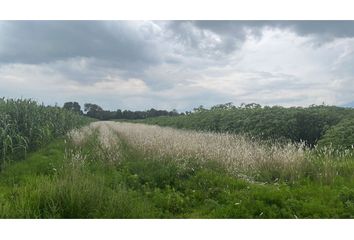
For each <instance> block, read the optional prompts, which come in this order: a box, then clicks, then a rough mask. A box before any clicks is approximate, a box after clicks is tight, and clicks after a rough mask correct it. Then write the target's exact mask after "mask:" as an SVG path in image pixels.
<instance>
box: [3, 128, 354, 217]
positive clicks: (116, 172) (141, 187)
mask: <svg viewBox="0 0 354 240" xmlns="http://www.w3.org/2000/svg"><path fill="white" fill-rule="evenodd" d="M353 170H354V157H353V153H352V151H350V150H348V151H341V152H339V151H335V150H332V149H330V148H321V149H308V148H307V147H305V146H303V145H302V144H286V145H281V144H276V143H268V142H262V141H259V140H254V139H250V138H247V137H245V136H242V135H234V134H226V133H210V132H195V131H187V130H177V129H172V128H166V127H158V126H151V125H145V124H133V123H117V122H94V123H91V124H90V125H88V126H85V127H83V128H81V129H79V130H72V131H71V132H70V133H69V134H68V135H67V136H65V137H61V138H57V139H56V140H54V141H52V142H51V144H49V145H46V146H45V147H43V148H42V149H40V150H38V151H36V152H32V153H30V154H29V155H28V157H27V159H26V160H24V161H17V162H13V163H11V164H8V165H6V167H5V168H4V169H3V171H2V172H1V173H0V217H2V218H353V217H354V190H353V189H354V178H353V175H354V174H353V173H354V171H353Z"/></svg>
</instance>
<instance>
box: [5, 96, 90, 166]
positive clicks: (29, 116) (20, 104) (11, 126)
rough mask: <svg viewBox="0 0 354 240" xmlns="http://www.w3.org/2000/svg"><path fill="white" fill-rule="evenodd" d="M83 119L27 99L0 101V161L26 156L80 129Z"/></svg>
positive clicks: (60, 109) (85, 120) (57, 108)
mask: <svg viewBox="0 0 354 240" xmlns="http://www.w3.org/2000/svg"><path fill="white" fill-rule="evenodd" d="M85 122H87V119H85V118H83V117H82V116H80V115H78V114H75V113H73V112H70V111H67V110H64V109H62V108H60V107H51V106H44V105H43V104H42V105H40V104H38V103H37V102H36V101H33V100H30V99H4V98H2V99H0V153H1V155H0V160H1V165H3V163H4V162H6V161H7V160H9V159H17V158H22V157H25V156H26V153H27V152H28V151H30V150H34V149H37V148H38V147H40V146H42V145H43V144H44V143H47V142H48V141H50V140H52V139H54V138H56V137H58V136H61V135H63V134H65V133H66V132H68V131H69V130H70V129H72V128H75V127H78V126H81V125H82V124H84V123H85Z"/></svg>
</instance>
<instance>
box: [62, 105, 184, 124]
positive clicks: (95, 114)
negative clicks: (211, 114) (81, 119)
mask: <svg viewBox="0 0 354 240" xmlns="http://www.w3.org/2000/svg"><path fill="white" fill-rule="evenodd" d="M63 108H65V109H67V110H70V111H73V112H76V113H78V114H82V115H86V116H88V117H91V118H96V119H99V120H111V119H129V120H134V119H145V118H150V117H160V116H178V115H180V114H179V113H178V112H177V111H176V110H172V111H167V110H156V109H154V108H151V109H149V110H146V111H130V110H121V109H117V110H116V111H109V110H104V109H103V108H102V107H100V106H98V105H97V104H93V103H85V105H84V111H82V110H81V106H80V104H79V103H78V102H66V103H65V104H64V106H63Z"/></svg>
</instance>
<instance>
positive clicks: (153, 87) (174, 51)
mask: <svg viewBox="0 0 354 240" xmlns="http://www.w3.org/2000/svg"><path fill="white" fill-rule="evenodd" d="M1 96H4V97H11V98H20V97H23V98H34V99H36V100H38V101H40V102H44V103H45V104H55V103H58V104H59V105H62V104H63V103H64V102H66V101H78V102H80V104H82V105H83V103H86V102H91V103H97V104H98V105H100V106H102V107H103V108H106V109H111V110H116V109H118V108H119V109H132V110H144V109H148V108H152V107H154V108H163V109H168V110H170V109H173V108H175V109H177V110H179V111H185V110H190V109H192V108H193V107H196V106H199V105H204V106H206V107H210V106H212V105H215V104H219V103H226V102H233V103H234V104H235V105H239V104H240V103H242V102H245V103H250V102H256V103H260V104H262V105H283V106H308V105H310V104H321V103H323V102H324V103H325V104H330V105H339V106H354V21H344V22H343V21H137V22H136V21H12V22H11V21H0V97H1Z"/></svg>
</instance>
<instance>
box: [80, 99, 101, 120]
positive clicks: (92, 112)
mask: <svg viewBox="0 0 354 240" xmlns="http://www.w3.org/2000/svg"><path fill="white" fill-rule="evenodd" d="M84 110H85V112H86V115H87V116H89V117H93V118H97V119H102V112H103V109H102V108H101V107H100V106H98V105H97V104H92V103H85V105H84Z"/></svg>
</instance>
